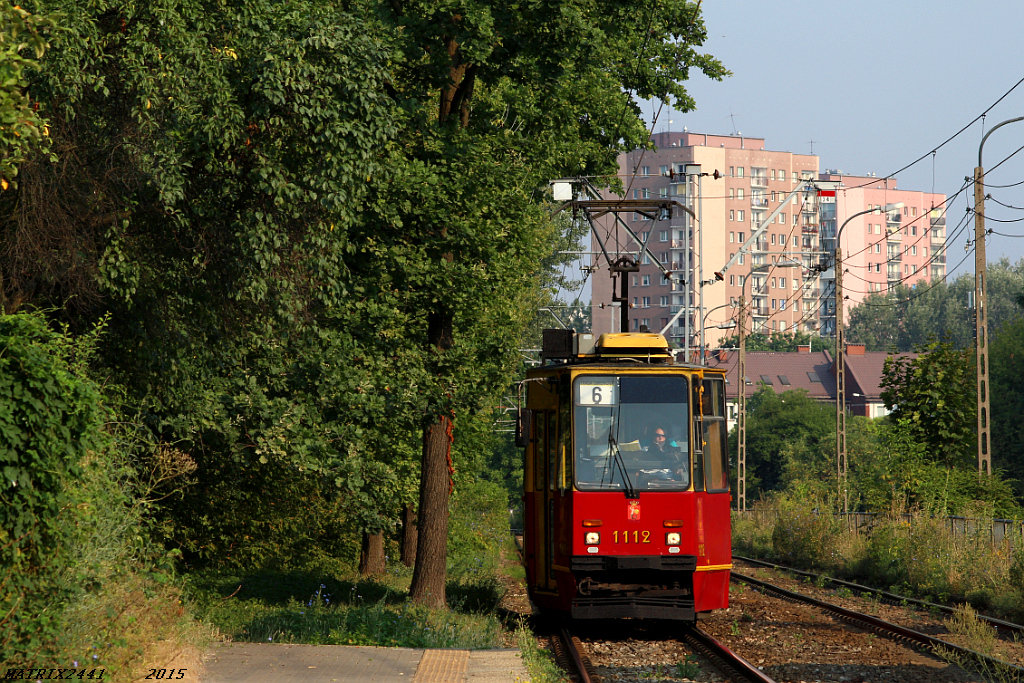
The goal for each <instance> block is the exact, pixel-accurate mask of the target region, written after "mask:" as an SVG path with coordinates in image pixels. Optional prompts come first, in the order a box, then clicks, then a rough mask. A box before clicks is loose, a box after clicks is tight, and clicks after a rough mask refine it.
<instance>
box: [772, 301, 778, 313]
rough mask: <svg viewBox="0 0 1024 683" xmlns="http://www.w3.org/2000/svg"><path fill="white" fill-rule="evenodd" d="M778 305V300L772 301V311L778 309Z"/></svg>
mask: <svg viewBox="0 0 1024 683" xmlns="http://www.w3.org/2000/svg"><path fill="white" fill-rule="evenodd" d="M778 303H779V300H778V299H772V310H773V311H774V310H776V309H777V308H778V305H777V304H778Z"/></svg>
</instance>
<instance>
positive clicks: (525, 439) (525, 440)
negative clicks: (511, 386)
mask: <svg viewBox="0 0 1024 683" xmlns="http://www.w3.org/2000/svg"><path fill="white" fill-rule="evenodd" d="M532 424H533V411H532V410H530V409H529V408H520V409H519V415H518V416H517V417H516V447H518V448H526V446H528V445H529V443H530V425H532Z"/></svg>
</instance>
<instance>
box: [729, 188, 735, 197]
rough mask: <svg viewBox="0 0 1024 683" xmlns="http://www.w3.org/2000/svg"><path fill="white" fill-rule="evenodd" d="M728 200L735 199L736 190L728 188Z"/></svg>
mask: <svg viewBox="0 0 1024 683" xmlns="http://www.w3.org/2000/svg"><path fill="white" fill-rule="evenodd" d="M729 199H736V190H735V189H734V188H731V187H730V188H729Z"/></svg>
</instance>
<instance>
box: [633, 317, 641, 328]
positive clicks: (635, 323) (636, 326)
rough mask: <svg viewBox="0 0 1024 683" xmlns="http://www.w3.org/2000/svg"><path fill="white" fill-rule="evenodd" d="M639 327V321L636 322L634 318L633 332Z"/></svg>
mask: <svg viewBox="0 0 1024 683" xmlns="http://www.w3.org/2000/svg"><path fill="white" fill-rule="evenodd" d="M639 327H640V321H639V320H637V319H636V318H633V329H634V330H635V329H637V328H639Z"/></svg>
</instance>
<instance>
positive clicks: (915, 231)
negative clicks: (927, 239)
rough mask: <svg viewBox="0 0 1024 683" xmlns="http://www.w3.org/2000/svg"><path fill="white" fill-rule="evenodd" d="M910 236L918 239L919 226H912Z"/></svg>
mask: <svg viewBox="0 0 1024 683" xmlns="http://www.w3.org/2000/svg"><path fill="white" fill-rule="evenodd" d="M910 236H911V237H917V226H916V225H911V226H910Z"/></svg>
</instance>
